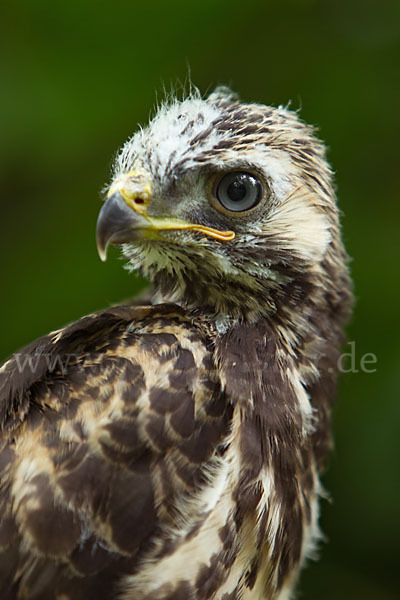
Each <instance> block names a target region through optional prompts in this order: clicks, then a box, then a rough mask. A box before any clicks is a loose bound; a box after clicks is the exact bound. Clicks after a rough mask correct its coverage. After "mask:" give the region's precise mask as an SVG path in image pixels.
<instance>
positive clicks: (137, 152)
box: [0, 88, 351, 600]
mask: <svg viewBox="0 0 400 600" xmlns="http://www.w3.org/2000/svg"><path fill="white" fill-rule="evenodd" d="M105 196H106V198H105V202H104V204H103V206H102V209H101V212H100V215H99V218H98V223H97V245H98V249H99V253H100V256H101V258H103V259H105V257H106V252H107V246H108V245H109V244H116V245H118V246H120V247H121V249H122V252H123V254H124V256H125V257H126V258H127V261H128V262H127V264H128V267H129V268H130V269H132V270H135V271H139V272H140V273H141V274H142V275H144V276H145V277H146V278H148V279H149V280H150V282H152V284H153V291H152V295H151V298H149V300H146V301H145V302H142V304H141V305H140V304H137V303H136V304H135V303H131V304H125V305H119V306H115V307H112V308H108V309H106V310H103V311H100V312H98V313H96V314H92V315H89V316H86V317H84V318H82V319H81V320H79V321H77V322H75V323H73V324H72V325H69V326H67V327H65V328H63V329H60V330H58V331H54V332H52V333H50V334H48V335H46V336H44V337H42V338H40V339H39V340H37V341H35V342H33V343H32V344H31V345H29V346H27V347H26V348H25V349H23V350H22V351H20V352H19V353H17V354H15V355H14V356H13V357H11V358H10V359H9V360H8V361H7V362H6V363H5V364H4V365H3V366H2V368H1V369H0V425H1V445H0V482H1V483H0V506H1V508H0V511H1V513H0V514H1V523H0V590H1V593H0V596H1V598H2V599H3V600H11V599H13V600H14V599H18V600H21V599H29V600H36V599H37V600H39V599H40V600H53V599H57V600H87V599H88V598H96V600H112V599H119V600H206V599H210V600H278V599H279V600H285V599H288V598H290V597H292V590H293V588H294V585H295V582H296V580H297V577H298V574H299V570H300V568H301V566H302V564H303V563H304V560H305V559H306V558H307V557H308V556H310V555H311V553H312V552H313V549H314V548H315V545H316V542H317V541H318V537H319V533H318V524H317V521H318V498H319V495H320V493H321V486H320V483H319V472H320V470H321V468H322V466H323V464H324V459H325V457H326V455H327V452H328V451H329V448H330V445H331V441H330V413H331V402H332V399H333V397H334V395H335V382H336V375H337V373H336V371H337V361H338V356H339V347H340V344H341V342H342V337H343V332H342V330H343V325H344V324H345V322H346V320H347V318H348V316H349V313H350V307H351V285H350V278H349V274H348V268H347V256H346V253H345V250H344V248H343V245H342V242H341V234H340V224H339V216H338V209H337V205H336V199H335V193H334V190H333V184H332V172H331V169H330V167H329V165H328V164H327V162H326V160H325V151H324V146H323V144H322V143H321V142H320V141H319V140H318V139H317V138H316V137H315V136H314V132H313V129H312V128H311V127H310V126H308V125H306V124H305V123H303V122H302V121H301V120H300V119H299V118H298V116H297V114H296V113H294V112H291V111H289V110H288V109H286V108H283V107H278V108H272V107H268V106H263V105H259V104H244V103H241V102H240V101H239V100H238V99H237V98H236V96H234V94H232V93H231V92H230V91H229V90H228V89H226V88H217V89H216V90H215V91H214V92H213V93H212V94H211V95H210V96H208V98H206V99H204V98H202V97H201V96H200V94H199V93H196V92H193V93H191V94H190V95H189V96H188V97H186V98H184V99H183V100H177V99H173V100H170V101H168V102H166V103H164V104H163V105H162V106H161V107H160V108H159V110H158V112H157V114H156V115H155V117H154V118H153V120H152V121H151V122H150V124H149V125H148V126H147V127H146V128H143V129H140V130H139V131H138V132H137V133H136V134H135V135H134V136H133V137H132V138H131V139H130V140H128V142H127V143H126V144H125V145H124V146H123V148H122V150H121V151H120V153H119V155H118V156H117V158H116V161H115V167H114V172H113V176H112V181H111V184H110V185H109V187H108V189H107V190H106V194H105Z"/></svg>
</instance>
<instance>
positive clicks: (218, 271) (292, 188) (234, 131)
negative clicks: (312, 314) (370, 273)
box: [97, 88, 346, 318]
mask: <svg viewBox="0 0 400 600" xmlns="http://www.w3.org/2000/svg"><path fill="white" fill-rule="evenodd" d="M110 243H112V244H117V245H121V248H122V252H123V254H124V255H125V256H126V257H127V259H128V267H129V268H131V269H133V270H138V271H139V272H140V273H141V274H142V275H143V276H145V277H146V278H148V279H149V280H150V281H152V282H153V283H154V285H155V292H156V294H158V298H159V299H162V300H163V301H173V302H176V303H178V304H182V305H186V306H189V307H191V308H196V307H201V308H204V309H208V310H209V311H211V312H214V313H217V314H227V315H242V316H243V315H246V317H247V318H248V317H249V316H251V315H253V316H254V315H258V314H262V313H265V314H268V313H271V312H276V311H277V310H278V308H279V306H282V305H285V303H286V304H287V303H289V304H291V305H293V303H296V302H297V304H299V303H301V301H304V298H305V296H307V294H309V293H310V289H311V287H313V289H314V288H318V287H319V288H321V287H324V286H325V287H330V288H332V286H333V287H335V286H336V287H337V286H338V285H340V278H341V277H344V276H345V273H346V267H345V264H344V262H345V253H344V250H343V248H342V246H341V242H340V231H339V221H338V211H337V207H336V200H335V195H334V191H333V187H332V181H331V171H330V168H329V166H328V164H327V162H326V160H325V151H324V146H323V144H322V143H321V142H320V141H319V140H318V139H317V138H316V137H315V136H314V133H313V130H312V128H311V127H310V126H308V125H306V124H305V123H303V122H302V121H301V120H300V119H299V118H298V116H297V114H296V113H294V112H292V111H289V110H287V109H286V108H283V107H278V108H273V107H268V106H264V105H259V104H243V103H240V102H239V101H238V99H237V98H236V97H235V96H234V95H233V94H232V93H231V92H230V90H228V89H226V88H217V90H215V92H213V93H212V94H211V95H210V96H209V97H208V98H206V99H203V98H202V97H201V96H200V95H199V94H197V93H194V94H192V95H191V96H189V97H188V98H186V99H184V100H182V101H178V100H173V101H172V102H169V103H166V104H164V105H162V106H161V107H160V108H159V110H158V112H157V114H156V115H155V117H154V119H153V120H152V121H151V122H150V124H149V125H148V126H147V127H146V128H143V129H140V130H139V131H138V132H137V133H136V134H135V135H133V137H132V138H131V139H129V140H128V141H127V142H126V144H125V145H124V146H123V148H122V150H121V151H120V153H119V155H118V156H117V159H116V161H115V165H114V171H113V178H112V181H111V183H110V185H109V187H108V189H107V192H106V199H105V203H104V205H103V207H102V209H101V212H100V215H99V219H98V224H97V245H98V250H99V254H100V257H101V258H102V259H103V260H105V258H106V253H107V246H108V244H110ZM331 291H332V290H331Z"/></svg>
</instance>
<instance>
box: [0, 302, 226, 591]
mask: <svg viewBox="0 0 400 600" xmlns="http://www.w3.org/2000/svg"><path fill="white" fill-rule="evenodd" d="M211 347H212V336H211V333H210V331H209V330H208V329H207V326H206V325H205V324H201V322H200V321H198V322H197V323H196V325H194V324H193V322H192V321H191V320H190V319H189V318H188V317H187V316H186V315H185V313H184V312H183V311H180V309H177V308H176V307H175V306H174V307H172V306H168V305H165V306H157V308H153V307H145V308H138V307H133V306H121V307H116V308H114V309H109V310H107V311H103V312H101V313H97V314H95V315H91V316H89V317H85V318H84V319H81V320H80V321H78V322H76V323H74V324H72V325H70V326H68V327H66V328H64V329H63V330H60V331H56V332H53V333H51V334H49V335H48V336H45V337H44V338H41V339H40V340H38V341H37V342H35V343H34V344H31V345H30V346H28V347H27V348H25V349H24V350H23V351H22V352H20V353H18V354H16V355H14V357H12V358H11V359H10V360H9V361H8V362H7V363H5V365H4V366H3V367H2V368H1V370H0V424H1V430H2V442H1V447H0V448H1V453H0V473H1V483H0V503H1V509H2V519H1V525H0V564H2V565H5V564H6V565H7V568H3V567H1V568H0V590H1V597H2V598H10V599H11V598H30V599H34V598H46V597H47V596H46V593H48V592H46V590H48V589H52V590H53V592H52V595H51V596H49V597H55V596H56V594H59V595H62V594H64V596H63V597H65V598H74V599H75V598H81V597H82V598H87V597H96V598H103V597H104V598H107V597H110V594H111V593H112V592H111V590H112V589H113V587H114V586H115V585H116V582H117V580H118V578H119V577H120V576H121V574H124V573H127V572H133V570H134V569H135V566H136V565H137V564H138V561H140V560H141V559H142V558H143V557H144V556H145V555H146V550H147V549H148V548H150V546H151V545H152V544H153V545H154V543H155V541H160V540H161V539H162V537H163V532H164V533H165V531H166V530H167V529H168V530H169V531H170V530H171V528H173V527H174V526H176V524H177V523H178V522H179V519H180V518H181V511H182V506H183V505H184V504H185V499H187V500H188V501H189V500H190V497H191V493H192V492H193V490H194V489H198V488H199V487H200V486H201V485H202V484H203V483H204V482H205V480H206V473H207V469H208V468H209V467H210V464H211V463H212V461H213V460H215V457H216V455H217V454H218V448H219V446H220V445H221V444H222V443H223V441H224V439H225V438H226V436H227V435H228V432H229V427H230V418H231V410H230V409H229V407H228V406H227V404H226V402H225V399H224V396H223V393H222V392H221V389H220V386H219V381H218V376H217V371H216V369H215V367H214V364H213V362H212V350H211ZM165 551H166V552H167V551H168V550H167V549H166V550H165ZM4 561H7V562H4Z"/></svg>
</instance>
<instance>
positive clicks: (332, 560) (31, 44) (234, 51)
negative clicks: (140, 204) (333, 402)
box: [0, 0, 400, 600]
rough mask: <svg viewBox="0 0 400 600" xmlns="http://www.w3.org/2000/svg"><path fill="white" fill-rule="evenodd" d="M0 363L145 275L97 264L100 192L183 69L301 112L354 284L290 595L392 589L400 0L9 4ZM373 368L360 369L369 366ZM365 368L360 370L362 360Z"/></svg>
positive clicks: (22, 0)
mask: <svg viewBox="0 0 400 600" xmlns="http://www.w3.org/2000/svg"><path fill="white" fill-rule="evenodd" d="M1 24H2V25H1V27H2V32H1V35H0V45H1V53H0V56H1V64H0V68H1V73H0V86H1V94H0V118H1V139H0V152H1V156H0V177H1V187H0V190H1V206H0V208H1V211H0V226H1V236H0V258H1V261H0V270H1V280H0V281H1V284H0V285H1V288H0V289H1V294H0V327H1V329H0V331H1V336H0V358H5V357H6V356H7V355H9V354H10V353H11V352H13V351H14V350H16V349H18V348H19V347H21V346H23V345H24V344H26V343H28V342H30V341H31V340H32V339H34V338H35V337H38V336H40V335H42V334H44V333H45V332H47V331H48V330H51V329H54V328H58V327H59V326H61V325H63V324H65V323H67V322H69V321H71V320H74V319H76V318H78V317H80V316H82V315H83V314H85V313H88V312H91V311H94V310H96V309H99V308H102V307H104V306H106V305H108V304H110V303H116V302H118V301H120V300H123V299H126V298H129V297H130V296H132V295H134V294H135V292H136V291H137V290H138V289H139V288H140V287H141V286H142V285H143V282H140V281H135V279H134V278H133V277H130V276H128V274H127V273H126V271H124V270H123V269H122V268H121V267H122V265H121V262H120V261H119V260H118V258H117V256H118V255H117V253H116V252H115V251H114V252H113V251H112V252H111V260H109V262H107V263H106V264H105V265H103V264H101V263H100V261H99V259H98V257H97V255H96V250H95V244H94V228H95V222H96V217H97V213H98V210H99V208H100V193H99V192H100V190H101V187H102V185H103V183H104V182H105V181H106V180H107V177H108V173H109V166H110V161H111V157H112V155H113V153H115V152H116V150H117V149H118V147H119V146H120V145H121V143H122V142H123V141H124V140H125V139H126V137H127V136H128V135H130V134H131V133H132V132H133V131H134V130H135V128H136V124H137V122H141V123H144V122H146V120H147V117H148V113H149V109H150V108H152V107H153V106H154V104H155V91H157V92H158V94H159V97H160V96H161V97H162V89H163V86H164V85H165V87H166V88H167V89H170V87H171V85H175V84H176V83H177V81H178V80H181V81H184V80H185V79H186V77H187V74H188V65H189V66H190V70H191V77H192V79H193V81H194V82H195V83H196V84H197V85H198V86H199V87H200V88H201V90H202V91H203V92H206V91H208V90H210V89H212V87H213V86H215V85H217V84H219V83H228V84H231V85H232V86H233V88H234V89H235V90H236V91H238V92H239V93H240V95H241V97H242V99H243V100H247V101H256V102H265V103H270V104H280V103H282V104H286V103H287V102H288V101H289V100H292V107H293V108H295V109H297V108H301V115H302V116H303V118H304V119H305V120H307V121H309V122H311V123H314V124H316V125H317V126H318V127H319V131H320V136H321V137H322V138H323V139H324V140H326V142H327V144H328V146H329V158H330V160H331V162H332V164H333V166H334V169H335V171H336V174H337V184H338V189H339V198H340V205H341V207H342V209H343V212H344V214H345V216H344V219H343V225H344V235H345V240H346V244H347V247H348V250H349V252H350V254H351V255H352V256H353V257H354V260H353V265H352V268H353V274H354V279H355V288H356V295H357V305H356V312H355V317H354V319H353V321H352V324H351V326H350V328H349V339H350V340H354V341H355V346H354V348H355V355H356V363H355V366H356V367H357V368H359V365H360V360H361V357H362V356H363V355H364V354H365V353H374V354H375V355H376V357H377V365H376V367H377V371H376V372H375V373H364V372H362V371H359V372H357V373H355V372H354V373H350V374H348V375H346V376H344V377H342V381H341V390H340V392H341V393H340V401H339V403H338V405H337V409H336V413H335V436H336V450H335V452H334V455H333V457H332V460H331V466H330V470H329V472H328V473H327V475H326V476H325V478H324V483H325V486H326V487H327V488H328V489H329V490H330V491H331V493H332V496H333V498H334V502H332V503H328V502H324V503H323V507H322V508H323V512H322V526H323V530H324V532H325V533H326V536H327V538H328V539H329V543H328V544H326V545H324V546H323V548H322V560H320V561H319V562H318V563H316V564H312V565H310V566H309V568H308V569H307V571H306V572H305V573H304V575H303V577H302V580H301V586H300V596H299V597H300V598H305V599H320V598H324V600H336V599H337V598H339V597H340V598H342V599H343V600H347V599H348V600H350V599H354V598H363V600H369V599H371V600H372V599H374V600H375V599H376V598H379V599H380V600H394V598H397V597H398V595H397V594H398V586H399V580H398V572H399V567H398V557H399V539H400V519H399V492H400V481H399V472H400V469H399V458H400V456H399V455H400V452H399V441H398V430H399V417H400V403H399V400H400V397H399V396H400V394H399V384H398V379H399V363H400V361H399V358H400V356H399V341H398V340H399V338H398V331H396V324H397V321H398V312H399V311H398V303H399V298H398V295H399V287H400V286H399V279H398V274H399V253H398V246H399V202H398V188H399V176H398V173H399V165H398V158H399V157H398V143H399V141H398V140H399V134H400V119H399V101H400V78H399V75H400V73H399V66H400V3H399V2H398V0H393V1H391V0H379V1H374V0H350V1H348V0H338V1H335V0H332V1H330V2H328V1H322V0H321V1H319V0H297V1H296V0H292V1H289V0H281V1H278V0H270V1H268V0H264V1H257V0H247V1H246V2H243V0H201V2H200V1H194V2H183V1H181V2H180V1H178V0H168V1H163V0H151V1H148V2H136V1H135V0H131V1H126V2H124V1H123V0H114V1H113V2H112V3H111V2H96V1H94V0H69V1H68V2H62V3H54V2H53V1H50V0H36V1H34V2H29V1H28V0H19V1H17V2H14V3H11V2H9V3H8V5H7V6H6V7H5V6H3V15H2V17H1ZM369 366H370V367H371V365H369ZM372 367H373V365H372Z"/></svg>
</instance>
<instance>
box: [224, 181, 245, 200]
mask: <svg viewBox="0 0 400 600" xmlns="http://www.w3.org/2000/svg"><path fill="white" fill-rule="evenodd" d="M246 192H247V190H246V186H245V185H244V183H242V182H241V181H239V180H238V179H236V180H234V181H232V183H230V184H229V185H228V189H227V190H226V193H227V195H228V198H229V200H232V202H240V200H243V198H244V197H245V195H246Z"/></svg>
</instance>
